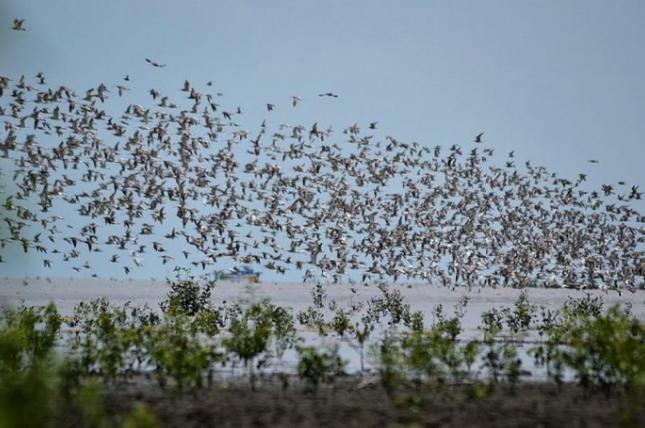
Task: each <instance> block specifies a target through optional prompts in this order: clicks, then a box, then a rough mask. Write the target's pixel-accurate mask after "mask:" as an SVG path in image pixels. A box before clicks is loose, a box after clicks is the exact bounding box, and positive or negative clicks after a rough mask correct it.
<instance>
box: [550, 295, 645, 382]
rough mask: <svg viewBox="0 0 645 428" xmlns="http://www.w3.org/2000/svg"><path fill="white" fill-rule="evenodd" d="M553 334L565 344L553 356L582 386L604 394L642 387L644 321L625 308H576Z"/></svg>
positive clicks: (644, 358) (643, 374) (644, 346)
mask: <svg viewBox="0 0 645 428" xmlns="http://www.w3.org/2000/svg"><path fill="white" fill-rule="evenodd" d="M553 334H554V335H555V336H556V338H557V339H558V340H560V341H561V343H563V344H564V345H565V346H559V347H558V348H556V350H555V351H554V352H553V353H552V354H553V355H552V358H553V359H555V360H556V361H558V362H560V364H562V365H564V366H565V367H566V368H567V369H569V370H571V371H572V372H573V374H574V376H575V378H576V379H577V380H578V383H579V384H580V385H581V386H583V387H585V388H590V387H597V388H600V389H601V390H603V391H604V392H605V393H607V394H609V393H610V392H612V391H613V390H622V391H635V390H640V391H642V389H643V388H645V325H644V324H643V323H642V322H641V321H640V320H638V319H637V318H635V317H634V316H632V315H631V314H630V313H628V312H627V311H625V309H624V308H621V307H620V306H618V305H615V306H612V307H611V308H609V309H608V310H607V311H605V312H604V313H602V314H600V315H598V316H593V315H589V312H587V314H584V313H581V312H579V313H578V314H577V315H576V316H570V317H569V318H568V319H567V320H566V321H565V323H564V324H563V325H562V326H561V327H560V328H559V329H557V330H556V331H554V332H553Z"/></svg>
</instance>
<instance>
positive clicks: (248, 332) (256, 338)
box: [223, 299, 296, 388]
mask: <svg viewBox="0 0 645 428" xmlns="http://www.w3.org/2000/svg"><path fill="white" fill-rule="evenodd" d="M292 318H293V317H292V316H291V314H290V313H288V312H287V311H285V310H281V309H280V308H277V307H275V306H274V305H272V304H271V303H269V301H268V300H267V299H265V300H261V301H260V302H257V303H253V304H252V305H251V306H249V307H248V308H247V309H246V310H244V311H243V312H242V313H241V314H240V316H238V317H236V318H233V319H231V322H230V326H229V334H230V336H229V337H227V338H225V339H224V341H223V344H224V346H225V347H226V349H227V350H228V351H229V352H232V353H234V354H235V355H237V357H238V359H239V360H241V361H242V362H243V363H244V366H245V367H247V368H248V370H249V375H250V382H251V387H252V388H255V372H254V370H253V367H254V360H255V359H256V358H257V357H260V356H263V357H264V359H265V360H266V359H269V358H270V357H271V355H270V354H269V353H268V350H269V342H270V340H271V338H272V337H273V338H275V340H276V347H277V348H276V349H277V353H279V354H280V355H281V354H282V352H284V350H285V349H287V348H288V347H289V346H292V345H293V344H294V343H295V341H296V337H295V327H294V325H293V319H292ZM263 365H264V361H262V360H261V361H259V362H258V368H260V367H261V366H263Z"/></svg>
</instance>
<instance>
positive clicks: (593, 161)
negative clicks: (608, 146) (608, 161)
mask: <svg viewBox="0 0 645 428" xmlns="http://www.w3.org/2000/svg"><path fill="white" fill-rule="evenodd" d="M587 162H589V163H600V162H598V160H597V159H589V160H588V161H587Z"/></svg>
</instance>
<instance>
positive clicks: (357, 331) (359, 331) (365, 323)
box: [353, 315, 374, 373]
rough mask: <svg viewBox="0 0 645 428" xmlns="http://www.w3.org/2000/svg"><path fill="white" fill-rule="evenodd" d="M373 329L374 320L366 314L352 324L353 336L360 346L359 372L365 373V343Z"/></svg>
mask: <svg viewBox="0 0 645 428" xmlns="http://www.w3.org/2000/svg"><path fill="white" fill-rule="evenodd" d="M373 330H374V322H373V320H372V319H371V318H370V317H369V316H368V315H365V316H363V317H362V318H361V320H360V322H356V323H355V325H354V329H353V331H354V338H355V339H356V341H357V342H358V346H359V348H360V360H361V373H365V343H366V342H367V340H368V339H369V337H370V334H372V331H373Z"/></svg>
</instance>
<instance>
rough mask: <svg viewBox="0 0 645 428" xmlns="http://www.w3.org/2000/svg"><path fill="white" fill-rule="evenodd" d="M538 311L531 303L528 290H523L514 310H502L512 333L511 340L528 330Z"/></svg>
mask: <svg viewBox="0 0 645 428" xmlns="http://www.w3.org/2000/svg"><path fill="white" fill-rule="evenodd" d="M536 310H537V308H536V306H534V305H532V304H530V303H529V299H528V294H527V292H526V290H522V292H521V293H520V295H519V297H518V298H517V300H516V301H515V305H514V307H513V309H511V308H504V309H503V310H502V312H503V313H504V316H505V320H506V325H507V326H508V328H509V330H510V332H511V338H517V337H518V335H519V334H520V333H524V332H525V331H526V330H528V328H529V327H530V325H531V320H532V319H533V316H534V314H535V312H536Z"/></svg>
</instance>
